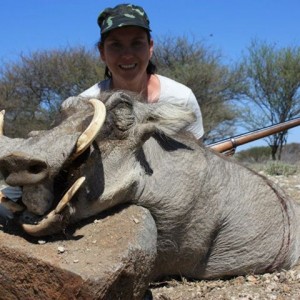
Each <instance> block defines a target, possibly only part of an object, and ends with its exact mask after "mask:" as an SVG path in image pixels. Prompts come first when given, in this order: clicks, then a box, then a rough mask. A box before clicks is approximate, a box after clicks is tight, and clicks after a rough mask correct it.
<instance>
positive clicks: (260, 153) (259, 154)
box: [235, 147, 271, 163]
mask: <svg viewBox="0 0 300 300" xmlns="http://www.w3.org/2000/svg"><path fill="white" fill-rule="evenodd" d="M235 156H236V158H237V160H239V161H241V162H248V163H262V162H266V161H268V160H269V159H270V157H271V149H270V147H253V148H250V149H247V150H243V151H240V152H238V153H236V155H235Z"/></svg>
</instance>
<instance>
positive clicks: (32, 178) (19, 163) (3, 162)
mask: <svg viewBox="0 0 300 300" xmlns="http://www.w3.org/2000/svg"><path fill="white" fill-rule="evenodd" d="M0 171H1V173H2V174H3V177H4V178H5V181H6V183H7V184H9V185H12V186H17V185H19V186H23V185H28V184H29V185H30V184H36V183H39V182H41V181H42V180H44V179H45V178H46V177H47V176H48V171H49V170H48V165H47V163H46V162H45V161H43V160H41V159H36V158H32V157H30V156H27V155H25V154H23V153H20V152H18V153H12V154H9V155H7V156H5V157H2V158H0Z"/></svg>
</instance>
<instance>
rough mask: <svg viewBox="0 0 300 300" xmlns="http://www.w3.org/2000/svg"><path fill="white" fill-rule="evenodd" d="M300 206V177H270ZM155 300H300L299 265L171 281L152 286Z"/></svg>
mask: <svg viewBox="0 0 300 300" xmlns="http://www.w3.org/2000/svg"><path fill="white" fill-rule="evenodd" d="M268 177H269V178H270V179H271V180H273V181H274V182H276V183H277V184H279V185H280V186H281V187H282V188H283V189H284V190H285V191H286V192H287V194H288V195H290V196H291V197H293V198H294V199H295V200H297V201H299V202H300V174H299V173H298V174H297V175H290V176H288V177H286V176H273V177H272V176H268ZM151 292H152V296H153V299H154V300H181V299H182V300H190V299H213V300H216V299H222V300H227V299H228V300H229V299H230V300H235V299H239V300H256V299H257V300H265V299H272V300H300V264H299V265H297V266H296V267H294V268H293V270H287V271H282V272H278V273H273V274H263V275H248V276H239V277H236V278H232V279H230V280H213V281H188V280H186V279H184V278H182V280H181V281H176V280H171V281H165V282H161V283H155V284H153V285H152V286H151Z"/></svg>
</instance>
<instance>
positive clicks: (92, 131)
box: [73, 99, 106, 158]
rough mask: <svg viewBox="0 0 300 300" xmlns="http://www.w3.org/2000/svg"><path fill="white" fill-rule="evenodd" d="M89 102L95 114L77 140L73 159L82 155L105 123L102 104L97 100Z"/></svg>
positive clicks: (104, 111) (104, 110) (104, 112)
mask: <svg viewBox="0 0 300 300" xmlns="http://www.w3.org/2000/svg"><path fill="white" fill-rule="evenodd" d="M89 102H90V103H91V104H92V105H93V107H94V109H95V113H94V116H93V119H92V121H91V123H90V125H89V126H88V128H87V129H86V130H85V131H84V132H83V133H82V134H81V135H80V137H79V138H78V140H77V144H76V151H75V153H74V154H73V158H76V157H77V156H79V155H80V154H82V153H83V152H84V151H85V150H86V149H87V148H88V147H89V146H90V145H91V143H92V142H93V140H94V139H95V137H96V135H97V134H98V132H99V131H100V129H101V127H102V125H103V123H104V121H105V116H106V108H105V105H104V103H103V102H101V101H100V100H98V99H90V100H89Z"/></svg>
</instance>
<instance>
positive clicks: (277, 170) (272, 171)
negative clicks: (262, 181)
mask: <svg viewBox="0 0 300 300" xmlns="http://www.w3.org/2000/svg"><path fill="white" fill-rule="evenodd" d="M264 171H265V172H266V173H267V174H268V175H271V176H274V175H277V176H278V175H284V176H289V175H293V174H295V173H296V172H297V166H296V165H290V164H286V163H282V162H278V161H277V162H268V163H267V164H266V167H265V170H264Z"/></svg>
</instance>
